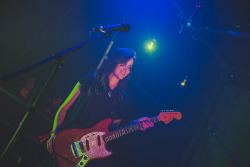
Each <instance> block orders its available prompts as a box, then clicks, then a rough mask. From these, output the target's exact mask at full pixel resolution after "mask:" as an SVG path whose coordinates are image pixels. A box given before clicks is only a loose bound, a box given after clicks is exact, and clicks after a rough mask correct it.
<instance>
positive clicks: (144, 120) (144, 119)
mask: <svg viewBox="0 0 250 167" xmlns="http://www.w3.org/2000/svg"><path fill="white" fill-rule="evenodd" d="M133 122H142V128H140V130H143V131H144V130H146V129H148V128H150V127H153V126H154V123H153V122H151V121H150V119H149V118H148V117H142V118H139V119H136V120H134V121H133Z"/></svg>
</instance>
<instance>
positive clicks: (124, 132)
mask: <svg viewBox="0 0 250 167" xmlns="http://www.w3.org/2000/svg"><path fill="white" fill-rule="evenodd" d="M150 121H151V122H153V123H156V122H159V121H160V119H159V117H158V116H156V117H153V118H150ZM142 124H143V122H138V123H134V124H132V125H129V126H127V127H123V128H121V129H118V130H115V131H113V132H110V133H107V134H105V135H103V140H104V141H105V142H106V143H107V142H109V141H111V140H114V139H117V138H119V137H122V136H125V135H127V134H129V133H132V132H135V131H137V130H140V129H141V128H142Z"/></svg>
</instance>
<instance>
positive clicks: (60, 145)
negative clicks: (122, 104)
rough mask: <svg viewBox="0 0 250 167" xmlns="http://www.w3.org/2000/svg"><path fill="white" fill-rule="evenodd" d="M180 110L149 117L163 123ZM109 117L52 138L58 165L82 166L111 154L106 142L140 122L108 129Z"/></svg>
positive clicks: (175, 116) (131, 129) (134, 128)
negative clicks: (110, 130) (87, 127)
mask: <svg viewBox="0 0 250 167" xmlns="http://www.w3.org/2000/svg"><path fill="white" fill-rule="evenodd" d="M181 117H182V115H181V113H180V112H161V113H160V114H159V115H158V116H156V117H153V118H150V121H151V122H153V123H156V122H159V121H163V122H165V124H168V123H169V122H171V121H172V120H173V119H174V118H175V119H177V120H179V119H181ZM111 122H112V120H111V119H109V118H108V119H105V120H103V121H100V122H99V123H97V124H96V125H95V126H93V127H92V128H89V129H66V130H63V131H60V132H59V133H58V134H57V135H56V138H55V139H54V144H53V149H54V156H55V158H56V161H57V165H58V166H59V167H84V166H85V165H86V164H87V163H88V161H89V160H92V159H95V158H106V157H108V156H111V155H112V152H111V151H108V150H107V149H106V143H107V142H109V141H111V140H114V139H116V138H119V137H122V136H124V135H127V134H129V133H132V132H135V131H137V130H140V128H141V127H142V122H138V123H135V124H132V125H129V126H127V127H123V128H121V129H118V130H115V131H113V132H109V131H108V126H109V124H110V123H111Z"/></svg>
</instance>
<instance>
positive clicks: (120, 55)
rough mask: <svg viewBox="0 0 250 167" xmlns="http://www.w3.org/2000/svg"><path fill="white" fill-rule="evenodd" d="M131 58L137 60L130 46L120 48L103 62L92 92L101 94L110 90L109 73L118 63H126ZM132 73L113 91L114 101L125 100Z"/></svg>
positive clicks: (95, 78)
mask: <svg viewBox="0 0 250 167" xmlns="http://www.w3.org/2000/svg"><path fill="white" fill-rule="evenodd" d="M131 58H133V59H134V60H135V58H136V56H135V52H134V51H133V50H131V49H128V48H118V49H116V50H115V51H114V52H113V53H112V54H110V55H109V56H108V58H107V59H106V60H105V61H104V62H103V64H102V67H101V68H100V69H99V70H98V71H97V72H96V73H95V76H94V84H93V85H92V87H91V89H90V93H91V94H96V95H100V94H102V93H105V92H108V91H110V88H109V75H110V74H111V73H112V72H113V71H114V70H115V68H116V66H117V64H125V63H127V62H128V61H129V60H130V59H131ZM130 75H131V71H130V73H129V74H128V75H127V76H126V77H125V78H123V79H122V80H120V81H119V82H118V85H117V86H116V88H115V89H114V90H113V92H112V98H113V100H114V101H121V100H123V96H124V92H123V90H124V89H125V87H126V84H127V82H128V79H129V78H130Z"/></svg>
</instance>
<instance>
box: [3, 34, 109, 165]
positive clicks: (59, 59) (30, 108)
mask: <svg viewBox="0 0 250 167" xmlns="http://www.w3.org/2000/svg"><path fill="white" fill-rule="evenodd" d="M111 33H112V31H111V30H110V31H106V32H105V33H104V34H102V35H99V36H97V37H95V38H93V39H90V40H87V41H85V42H83V43H81V44H79V45H77V46H74V47H72V48H69V49H66V50H63V51H61V52H59V53H56V54H54V56H52V57H49V58H46V59H44V60H42V61H40V62H38V63H35V64H33V65H30V66H28V67H26V68H24V69H21V70H19V71H16V72H13V73H11V74H8V75H6V76H5V77H3V79H2V81H3V82H6V81H8V80H10V79H12V78H15V77H17V76H19V75H20V74H22V73H24V72H27V71H29V70H31V69H33V68H35V67H38V66H40V65H42V64H44V63H46V62H49V61H51V60H55V61H54V62H55V65H56V66H54V67H53V69H52V71H51V73H50V75H49V77H48V79H47V80H46V82H45V84H44V86H43V87H42V89H41V90H40V92H39V93H38V95H37V97H36V98H35V100H34V102H33V103H32V104H31V105H27V106H26V113H25V115H24V116H23V118H22V120H21V121H20V123H19V126H18V128H17V129H16V131H15V133H14V134H13V136H12V138H11V139H10V141H9V143H8V144H7V146H6V147H5V149H4V151H3V152H2V154H1V156H0V166H2V165H4V163H5V162H6V163H7V160H8V158H9V155H10V152H11V149H12V148H13V145H14V143H15V142H16V141H17V138H18V137H19V136H20V134H21V130H22V129H23V127H24V125H25V123H26V120H27V118H30V117H31V114H32V113H34V111H35V110H36V106H37V104H38V101H39V100H40V99H41V97H42V95H43V94H44V93H45V90H46V89H47V88H48V86H49V84H50V83H51V82H52V80H53V78H54V77H55V76H56V74H57V73H58V72H59V70H60V69H61V68H62V66H63V64H64V63H65V58H66V56H67V55H69V54H71V53H73V52H75V51H77V50H79V49H80V48H81V47H83V46H85V45H87V44H90V43H92V42H94V41H96V40H98V39H100V38H103V37H108V36H110V35H111Z"/></svg>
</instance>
